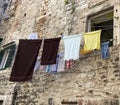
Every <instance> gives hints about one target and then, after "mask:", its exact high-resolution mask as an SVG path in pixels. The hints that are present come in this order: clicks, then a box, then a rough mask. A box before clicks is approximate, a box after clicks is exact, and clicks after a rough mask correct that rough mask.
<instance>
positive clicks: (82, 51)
mask: <svg viewBox="0 0 120 105" xmlns="http://www.w3.org/2000/svg"><path fill="white" fill-rule="evenodd" d="M90 52H92V51H91V50H88V51H84V50H83V49H81V50H80V54H88V53H90Z"/></svg>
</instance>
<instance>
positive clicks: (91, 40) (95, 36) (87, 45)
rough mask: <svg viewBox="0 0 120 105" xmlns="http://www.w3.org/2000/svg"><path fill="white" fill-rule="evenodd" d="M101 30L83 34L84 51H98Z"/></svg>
mask: <svg viewBox="0 0 120 105" xmlns="http://www.w3.org/2000/svg"><path fill="white" fill-rule="evenodd" d="M100 35H101V30H98V31H93V32H88V33H85V34H84V35H83V36H84V40H85V42H84V51H89V50H95V49H98V50H99V49H100Z"/></svg>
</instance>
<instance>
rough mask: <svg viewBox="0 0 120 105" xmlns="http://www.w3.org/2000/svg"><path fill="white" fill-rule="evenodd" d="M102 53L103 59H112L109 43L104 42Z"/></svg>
mask: <svg viewBox="0 0 120 105" xmlns="http://www.w3.org/2000/svg"><path fill="white" fill-rule="evenodd" d="M101 52H102V58H103V59H107V58H109V57H110V54H109V41H107V42H104V43H102V44H101Z"/></svg>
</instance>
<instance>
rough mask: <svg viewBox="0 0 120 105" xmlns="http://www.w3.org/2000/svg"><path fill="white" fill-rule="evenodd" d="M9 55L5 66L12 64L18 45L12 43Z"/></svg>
mask: <svg viewBox="0 0 120 105" xmlns="http://www.w3.org/2000/svg"><path fill="white" fill-rule="evenodd" d="M9 49H10V50H9V55H8V58H7V61H6V64H5V68H7V67H9V66H11V63H12V60H13V57H14V54H15V49H16V45H12V46H11V47H9Z"/></svg>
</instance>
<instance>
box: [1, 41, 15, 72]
mask: <svg viewBox="0 0 120 105" xmlns="http://www.w3.org/2000/svg"><path fill="white" fill-rule="evenodd" d="M15 49H16V45H15V43H13V42H12V43H9V44H7V45H4V46H3V49H1V50H0V70H3V69H5V68H7V67H9V66H11V63H12V60H13V56H14V54H15Z"/></svg>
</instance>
